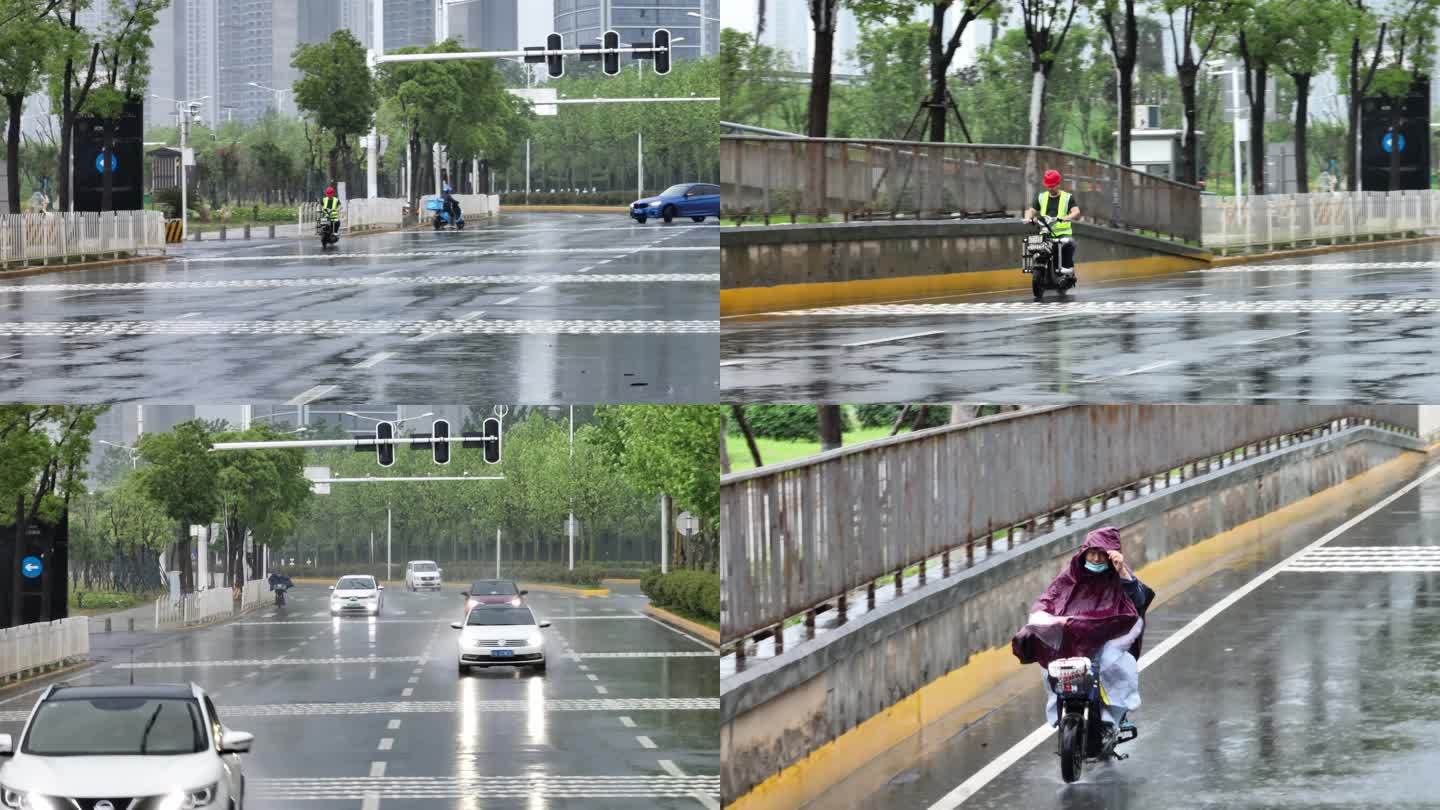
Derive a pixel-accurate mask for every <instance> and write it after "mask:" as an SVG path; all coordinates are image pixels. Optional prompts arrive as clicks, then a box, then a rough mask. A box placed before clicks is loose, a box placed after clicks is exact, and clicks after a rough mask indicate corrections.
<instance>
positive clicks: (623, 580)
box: [600, 577, 640, 585]
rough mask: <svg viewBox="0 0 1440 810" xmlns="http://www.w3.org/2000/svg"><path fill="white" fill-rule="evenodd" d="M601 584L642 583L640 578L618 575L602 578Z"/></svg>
mask: <svg viewBox="0 0 1440 810" xmlns="http://www.w3.org/2000/svg"><path fill="white" fill-rule="evenodd" d="M600 584H601V585H639V584H640V580H638V579H627V578H624V577H618V578H617V577H606V578H605V579H602V580H600Z"/></svg>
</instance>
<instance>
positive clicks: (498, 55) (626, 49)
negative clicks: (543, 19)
mask: <svg viewBox="0 0 1440 810" xmlns="http://www.w3.org/2000/svg"><path fill="white" fill-rule="evenodd" d="M605 50H606V49H604V48H598V49H597V48H537V49H535V50H533V51H454V52H451V53H392V54H383V55H380V56H377V57H375V62H376V63H377V64H391V63H393V62H453V61H455V60H459V59H514V58H516V57H522V56H531V57H544V56H580V55H593V54H595V53H597V52H598V53H600V54H601V55H602V56H603V55H604V53H605ZM615 50H616V52H617V53H622V54H623V53H632V54H633V53H644V54H653V53H664V52H666V51H667V50H668V49H667V48H656V47H654V46H653V45H621V46H620V47H619V48H616V49H615Z"/></svg>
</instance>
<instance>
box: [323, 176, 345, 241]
mask: <svg viewBox="0 0 1440 810" xmlns="http://www.w3.org/2000/svg"><path fill="white" fill-rule="evenodd" d="M320 213H321V214H322V215H323V216H324V217H325V218H327V219H329V220H331V221H333V222H334V223H335V233H337V234H338V233H340V198H339V197H336V196H335V187H334V186H326V187H325V196H324V198H322V199H321V200H320Z"/></svg>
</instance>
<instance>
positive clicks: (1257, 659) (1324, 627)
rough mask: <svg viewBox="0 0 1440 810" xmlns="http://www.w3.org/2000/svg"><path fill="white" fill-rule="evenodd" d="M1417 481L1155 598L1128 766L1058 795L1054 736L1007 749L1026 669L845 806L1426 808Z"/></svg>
mask: <svg viewBox="0 0 1440 810" xmlns="http://www.w3.org/2000/svg"><path fill="white" fill-rule="evenodd" d="M1434 473H1440V470H1437V469H1435V468H1432V470H1430V471H1428V473H1427V474H1430V477H1429V478H1428V479H1425V480H1424V481H1423V483H1420V484H1419V486H1417V487H1415V488H1413V489H1411V490H1409V491H1408V492H1405V493H1404V494H1402V495H1400V496H1399V497H1397V498H1395V499H1394V500H1392V501H1390V502H1389V503H1388V504H1386V505H1384V506H1382V507H1381V508H1379V509H1378V510H1376V511H1375V512H1373V513H1372V514H1370V515H1369V516H1367V517H1363V518H1362V519H1360V520H1358V521H1357V522H1355V523H1353V525H1350V527H1349V528H1343V525H1345V524H1342V522H1341V519H1339V518H1331V519H1328V521H1329V522H1328V523H1326V524H1324V525H1306V526H1303V527H1302V526H1294V527H1291V530H1289V531H1287V532H1286V533H1285V536H1284V537H1282V538H1281V539H1279V540H1278V541H1276V543H1277V544H1276V545H1275V546H1273V547H1268V548H1267V549H1266V550H1265V551H1264V552H1263V553H1256V554H1247V555H1245V556H1243V557H1242V558H1239V559H1237V560H1236V561H1235V563H1234V564H1233V565H1232V566H1230V567H1227V568H1225V569H1224V570H1222V571H1220V572H1219V573H1217V574H1215V575H1213V576H1211V577H1209V578H1208V579H1207V580H1206V581H1204V582H1202V583H1201V584H1200V585H1197V586H1196V587H1194V588H1192V589H1191V590H1188V591H1185V592H1183V593H1181V594H1180V595H1178V596H1177V597H1176V598H1174V599H1173V600H1172V601H1169V602H1166V603H1162V604H1160V605H1157V607H1156V608H1155V609H1154V610H1153V611H1152V612H1151V613H1150V617H1149V621H1148V624H1147V628H1146V646H1147V652H1146V655H1145V657H1144V658H1142V666H1143V667H1144V668H1145V669H1144V674H1143V675H1142V676H1141V691H1142V695H1143V698H1144V705H1143V707H1142V709H1141V710H1140V711H1139V712H1138V713H1137V714H1136V715H1135V720H1136V723H1137V725H1138V726H1139V729H1140V738H1139V740H1137V741H1136V742H1135V743H1131V744H1129V745H1127V746H1123V747H1122V749H1121V750H1122V751H1125V750H1127V749H1128V751H1129V753H1130V754H1131V758H1130V759H1129V760H1126V761H1123V762H1118V763H1110V764H1106V765H1094V764H1090V765H1087V766H1086V770H1085V772H1084V775H1083V777H1082V779H1081V781H1080V782H1077V783H1075V784H1073V785H1069V786H1067V785H1065V784H1064V783H1063V782H1062V781H1061V778H1060V768H1059V762H1058V760H1057V759H1056V755H1055V737H1054V735H1053V733H1045V734H1043V735H1042V737H1043V739H1041V740H1040V741H1039V742H1038V743H1037V744H1035V745H1033V746H1030V747H1026V746H1019V745H1017V743H1019V742H1020V741H1021V740H1022V739H1024V738H1026V737H1027V736H1029V735H1032V734H1038V733H1040V732H1039V729H1040V728H1041V727H1043V726H1044V725H1045V721H1044V711H1043V706H1044V701H1043V696H1042V692H1041V690H1040V687H1039V685H1038V681H1039V679H1038V677H1037V678H1036V679H1035V680H1036V684H1035V686H1034V688H1033V689H1027V690H1026V691H1024V692H1023V693H1022V694H1021V695H1020V696H1019V697H1017V698H1015V699H1013V700H1010V701H1009V702H1008V703H1006V704H1004V705H1003V706H1001V707H1000V708H998V709H997V710H995V711H993V712H991V713H990V714H988V715H986V716H985V717H984V718H982V719H979V720H978V721H977V722H975V723H974V724H973V725H971V726H969V727H968V728H966V729H965V730H963V731H961V732H960V733H958V734H955V735H954V736H953V737H951V738H949V739H946V740H944V741H943V742H940V741H932V744H931V748H930V749H929V750H928V751H927V752H926V753H925V754H924V755H923V756H917V757H915V758H914V760H913V761H912V763H911V765H912V766H911V767H908V768H906V769H905V770H904V771H902V772H900V773H898V774H895V775H893V777H891V778H890V779H889V781H888V783H885V784H883V785H881V786H879V787H878V788H875V789H874V790H872V791H870V792H869V795H866V796H865V797H864V798H863V799H862V800H859V801H856V800H854V799H853V798H852V799H851V800H850V801H849V803H850V804H851V806H855V807H861V808H868V809H869V810H881V808H895V807H918V808H932V810H940V809H941V808H955V807H964V808H989V809H990V810H1000V808H1006V810H1010V809H1012V808H1026V810H1044V809H1045V808H1065V809H1066V810H1101V809H1102V808H1103V809H1104V810H1127V808H1128V809H1129V810H1141V809H1142V808H1143V809H1144V810H1154V809H1155V808H1166V810H1170V809H1171V808H1175V810H1192V809H1194V810H1199V808H1226V809H1227V810H1229V809H1230V808H1261V807H1264V808H1285V809H1286V810H1289V809H1291V808H1293V809H1294V810H1301V809H1302V808H1313V807H1336V808H1339V807H1345V808H1401V807H1407V808H1408V807H1423V806H1434V797H1435V796H1436V795H1437V789H1440V754H1437V753H1436V750H1435V746H1434V741H1435V740H1436V739H1440V689H1437V677H1436V672H1440V570H1437V569H1440V566H1437V565H1436V562H1435V561H1436V560H1437V556H1436V554H1437V552H1440V474H1434ZM1422 477H1423V476H1422ZM1382 503H1383V502H1382ZM1356 513H1359V514H1356ZM1363 514H1364V513H1361V512H1359V510H1358V509H1357V510H1353V511H1352V512H1351V514H1350V515H1347V516H1345V517H1349V518H1350V519H1352V520H1353V519H1354V518H1355V517H1359V515H1363ZM1314 523H1315V524H1319V523H1320V521H1319V520H1316V521H1314ZM1347 523H1348V521H1347ZM1325 538H1328V540H1327V542H1325V543H1324V544H1322V545H1318V546H1317V545H1315V543H1316V541H1318V540H1321V539H1325ZM1282 564H1283V567H1282ZM1267 576H1268V578H1266V577H1267ZM1222 600H1233V601H1230V602H1228V603H1226V602H1222ZM1217 607H1219V608H1220V609H1219V610H1218V611H1217V610H1215V609H1214V608H1217ZM1207 612H1208V613H1207ZM1207 616H1208V618H1207ZM1047 732H1048V729H1047ZM1012 746H1015V747H1013V748H1012ZM962 788H963V789H962ZM972 790H973V793H970V791H972ZM967 793H968V794H969V795H966V794H967ZM852 797H853V794H852ZM822 803H823V802H822Z"/></svg>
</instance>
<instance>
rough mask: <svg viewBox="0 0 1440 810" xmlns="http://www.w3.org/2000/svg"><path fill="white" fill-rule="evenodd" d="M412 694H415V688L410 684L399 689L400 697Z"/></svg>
mask: <svg viewBox="0 0 1440 810" xmlns="http://www.w3.org/2000/svg"><path fill="white" fill-rule="evenodd" d="M413 694H415V689H414V688H413V687H410V686H407V687H405V688H404V689H402V690H400V697H410V696H411V695H413Z"/></svg>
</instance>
